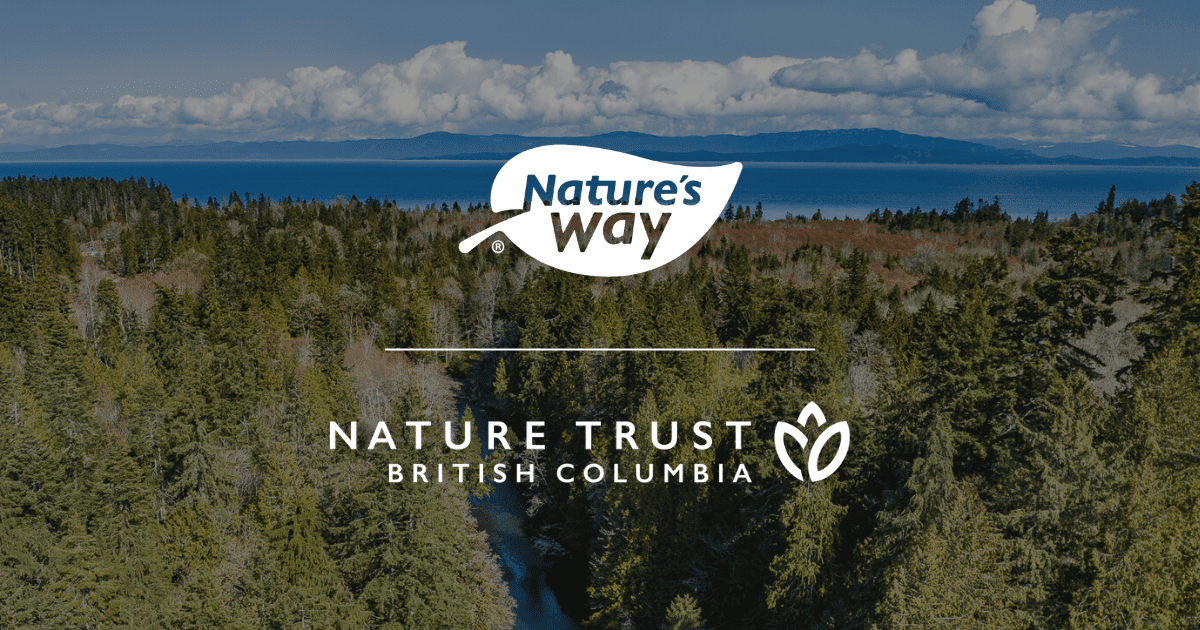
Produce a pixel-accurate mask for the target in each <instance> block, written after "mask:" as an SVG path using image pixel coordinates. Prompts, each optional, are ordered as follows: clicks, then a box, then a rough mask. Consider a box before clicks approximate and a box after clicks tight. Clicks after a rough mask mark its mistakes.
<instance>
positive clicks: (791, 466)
mask: <svg viewBox="0 0 1200 630" xmlns="http://www.w3.org/2000/svg"><path fill="white" fill-rule="evenodd" d="M809 418H814V419H815V420H816V421H817V426H818V427H822V426H825V413H824V412H822V411H821V408H820V407H818V406H817V403H815V402H810V403H808V404H807V405H805V406H804V410H803V411H801V412H800V417H799V418H798V421H799V422H800V426H802V427H803V426H806V425H807V423H808V419H809ZM835 434H837V435H840V436H841V437H842V439H841V440H840V443H839V444H838V450H837V454H836V455H834V456H833V460H831V461H830V462H829V463H828V464H826V465H825V467H824V468H819V467H818V466H819V465H820V459H821V449H823V448H825V443H826V442H828V441H829V439H830V438H832V437H833V436H834V435H835ZM785 436H791V437H792V439H794V440H796V441H797V442H799V443H800V449H801V450H803V449H805V448H806V447H807V446H808V437H806V436H805V435H804V432H803V431H801V430H800V429H799V428H798V427H796V425H793V424H789V423H787V422H780V423H779V424H776V425H775V454H776V455H778V456H779V461H780V463H782V464H783V467H784V468H786V469H787V471H788V472H789V473H791V474H792V476H793V477H795V478H796V479H799V480H801V481H803V480H804V473H802V472H801V471H800V467H799V466H797V465H796V462H794V461H792V455H791V453H789V452H788V450H787V446H785V445H784V437H785ZM849 450H850V425H848V424H846V421H845V420H843V421H841V422H838V423H836V424H834V425H833V426H831V427H829V428H828V429H825V431H824V432H822V433H821V435H819V436H817V440H816V441H815V442H813V445H812V450H810V451H809V452H808V478H809V479H811V480H813V481H820V480H822V479H824V478H826V477H828V476H829V475H832V474H833V473H834V471H835V470H837V469H838V467H839V466H841V465H842V462H843V461H844V460H845V459H846V453H847V452H848V451H849Z"/></svg>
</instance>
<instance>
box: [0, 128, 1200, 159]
mask: <svg viewBox="0 0 1200 630" xmlns="http://www.w3.org/2000/svg"><path fill="white" fill-rule="evenodd" d="M997 142H999V143H1000V144H1005V142H1007V144H1009V145H1011V146H992V145H990V144H985V143H982V142H968V141H964V140H949V139H946V138H934V137H929V136H918V135H913V134H906V133H900V132H898V131H889V130H883V129H839V130H831V131H796V132H784V133H763V134H755V135H751V136H734V135H715V136H682V137H663V136H653V135H649V134H644V133H634V132H614V133H607V134H603V135H598V136H588V137H569V138H567V137H559V138H554V137H529V136H516V135H491V136H474V135H467V134H452V133H445V132H437V133H428V134H424V135H421V136H416V137H414V138H401V139H387V140H348V141H344V142H311V141H303V140H301V141H293V142H214V143H207V144H195V145H180V144H171V145H161V146H126V145H118V144H84V145H73V146H64V147H56V148H50V149H47V148H31V147H28V146H23V145H0V162H86V161H103V162H133V161H152V162H161V161H187V160H214V161H234V160H257V161H275V160H314V161H325V160H414V159H455V160H502V159H508V158H510V157H512V156H513V155H516V154H517V153H520V152H521V151H524V150H526V149H531V148H533V147H537V146H543V145H547V144H572V145H585V146H593V147H600V148H605V149H613V150H616V151H624V152H626V153H632V154H635V155H641V156H643V157H647V158H650V159H655V160H660V161H676V162H688V161H695V162H700V161H715V162H728V161H743V162H745V161H758V162H860V163H864V162H865V163H870V162H881V163H923V164H1107V163H1111V164H1158V165H1168V164H1172V165H1174V164H1177V165H1200V149H1192V148H1191V147H1178V148H1179V149H1180V151H1177V152H1176V153H1175V154H1167V153H1163V152H1162V151H1159V152H1154V151H1143V152H1141V153H1138V152H1127V153H1126V154H1120V155H1107V154H1105V155H1106V156H1107V157H1100V156H1098V155H1095V153H1096V152H1095V151H1093V152H1092V154H1088V152H1087V151H1085V150H1083V149H1081V148H1077V147H1076V145H1070V146H1071V147H1072V148H1073V149H1074V150H1073V151H1070V152H1065V153H1064V152H1059V153H1058V154H1056V155H1047V154H1045V151H1046V148H1045V147H1031V146H1026V145H1025V144H1022V143H1019V142H1016V141H997ZM1087 146H1089V145H1078V147H1087ZM1034 148H1037V149H1038V150H1036V151H1035V150H1034ZM1142 149H1145V147H1142ZM1185 149H1186V150H1190V151H1185ZM1039 151H1040V152H1039ZM1105 151H1108V152H1109V153H1112V151H1111V150H1109V149H1108V148H1106V149H1105ZM1112 158H1116V159H1115V160H1114V159H1112Z"/></svg>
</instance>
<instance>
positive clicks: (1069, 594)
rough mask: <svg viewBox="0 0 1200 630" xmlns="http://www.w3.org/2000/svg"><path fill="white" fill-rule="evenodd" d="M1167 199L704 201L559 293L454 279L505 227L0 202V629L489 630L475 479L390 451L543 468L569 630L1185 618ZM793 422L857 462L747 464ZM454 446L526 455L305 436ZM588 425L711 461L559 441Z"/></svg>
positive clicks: (1195, 190) (432, 217)
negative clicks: (667, 429)
mask: <svg viewBox="0 0 1200 630" xmlns="http://www.w3.org/2000/svg"><path fill="white" fill-rule="evenodd" d="M1175 193H1176V194H1179V195H1180V196H1179V197H1178V198H1176V197H1175V196H1174V195H1173V194H1165V196H1164V197H1163V198H1161V199H1154V200H1145V201H1139V200H1136V199H1127V200H1122V201H1120V202H1118V198H1117V191H1116V190H1115V188H1114V189H1111V190H1110V191H1108V195H1107V197H1106V198H1104V197H1103V191H1098V194H1097V197H1099V198H1101V200H1100V201H1099V203H1098V204H1096V205H1095V206H1094V207H1093V205H1092V204H1093V203H1094V202H1093V201H1089V200H1081V212H1080V213H1078V214H1076V215H1073V216H1072V217H1070V218H1069V219H1065V220H1052V219H1050V218H1049V217H1048V216H1046V215H1045V214H1043V213H1039V214H1038V215H1037V216H1035V217H1034V218H1033V219H1032V220H1030V219H1027V218H1017V219H1015V220H1014V219H1012V218H1011V217H1010V216H1009V215H1008V214H1007V213H1006V212H1004V211H1003V210H1002V209H1001V200H1000V199H998V198H993V200H991V201H985V200H984V199H977V200H974V201H972V200H971V199H970V198H964V199H963V200H962V201H961V202H960V203H958V204H957V205H956V206H955V207H954V208H953V209H946V210H943V211H940V212H939V211H937V210H928V211H926V210H921V209H920V208H912V209H907V210H899V211H894V210H891V209H884V210H877V211H875V212H873V213H871V214H870V215H868V216H867V217H866V218H865V219H863V220H848V219H844V220H826V219H823V218H821V217H820V215H819V213H818V214H816V215H814V216H813V217H811V218H808V217H794V216H790V215H789V217H788V218H786V219H779V220H765V219H764V218H763V210H762V207H761V204H760V205H759V206H757V207H756V208H754V209H751V208H750V207H748V206H747V207H738V208H736V209H734V208H733V207H730V208H729V209H728V210H727V211H726V212H725V214H724V217H723V219H722V220H721V221H720V222H719V223H717V224H716V226H715V227H714V228H713V229H712V230H711V231H710V233H709V234H708V236H707V237H706V238H705V239H704V240H702V241H701V242H700V243H698V244H697V245H696V246H695V247H694V248H693V249H692V251H691V252H689V253H688V254H686V255H684V256H682V257H680V258H679V259H677V260H675V261H673V262H671V263H669V264H668V265H666V266H664V267H662V268H659V269H657V270H655V271H653V272H650V273H647V274H644V275H641V276H634V277H627V278H590V277H584V276H578V275H573V274H569V273H565V272H561V271H558V270H555V269H552V268H548V267H545V266H543V265H541V264H539V263H537V262H536V261H535V260H532V259H531V258H529V257H528V256H525V255H523V254H522V253H521V252H520V251H519V248H517V247H516V246H513V245H512V244H511V243H506V244H507V245H508V247H507V248H505V249H504V251H503V252H502V253H493V251H492V249H491V248H489V246H488V244H487V243H485V244H483V245H481V246H480V247H479V248H477V249H476V250H475V251H472V252H471V253H470V254H468V255H463V254H460V253H459V252H458V249H457V244H458V242H459V241H460V240H462V239H463V238H465V237H466V236H468V235H470V234H473V233H475V232H477V231H479V230H480V229H482V228H484V227H485V226H487V225H490V224H492V223H495V222H496V221H497V218H496V216H495V215H493V214H492V213H491V211H490V208H488V207H486V206H477V205H474V204H470V205H468V206H467V207H465V208H463V207H461V206H460V205H459V204H458V203H457V202H453V203H452V204H451V200H447V203H443V204H441V205H440V206H432V205H431V206H429V207H426V208H400V207H398V206H397V205H396V204H395V203H394V202H392V201H390V200H388V199H384V200H379V199H374V198H369V199H366V200H363V201H360V200H359V199H358V198H356V197H351V198H350V199H338V200H334V201H325V202H322V201H312V200H309V201H305V200H293V199H291V198H284V199H268V198H266V197H264V196H262V195H259V196H258V197H253V196H251V195H250V194H249V193H237V192H231V193H230V194H229V195H228V197H226V198H221V199H214V198H210V199H208V200H205V201H201V200H196V199H188V198H187V197H183V198H179V199H177V198H175V197H173V196H172V194H171V192H170V190H169V189H168V188H167V187H166V186H165V185H164V184H163V183H161V182H155V181H153V180H150V181H146V180H144V179H137V180H133V179H130V180H124V181H115V180H112V179H94V178H76V179H55V178H52V179H36V178H27V177H10V178H6V179H3V180H0V267H2V269H3V273H0V627H4V628H162V627H169V628H212V627H220V628H246V629H251V628H300V627H304V628H380V629H385V628H386V629H417V628H420V629H427V628H480V629H484V628H487V629H493V628H513V627H514V626H515V625H516V624H517V623H518V621H517V619H516V617H515V612H514V610H515V602H514V599H513V596H512V595H511V591H510V586H511V584H510V583H509V582H510V580H511V576H506V573H505V570H504V568H503V567H502V564H501V562H500V561H499V558H498V557H497V555H496V552H495V550H494V547H493V545H492V543H491V541H489V537H488V534H487V533H486V532H485V531H484V530H483V529H482V528H481V527H480V525H479V523H478V520H477V518H476V515H477V514H478V510H476V509H475V507H474V506H477V504H478V502H479V501H480V500H481V498H482V497H485V496H486V495H487V494H488V493H489V492H493V491H494V488H493V487H492V486H491V485H490V484H488V483H477V482H471V483H463V484H460V483H440V484H439V483H389V481H388V477H387V473H386V471H387V467H388V465H389V464H395V463H400V464H409V463H412V462H415V461H420V462H423V463H427V464H433V465H436V464H437V463H439V462H445V463H450V462H464V461H468V462H479V463H486V464H487V465H488V466H491V465H492V464H494V463H496V462H508V463H510V464H516V463H520V464H522V465H526V466H528V465H532V466H534V467H535V469H536V470H538V471H539V473H538V475H537V476H536V477H535V481H534V482H533V483H526V484H520V485H518V486H517V487H518V491H519V492H520V493H521V495H520V498H521V501H522V505H523V507H524V510H525V515H526V518H525V521H524V524H523V534H524V535H525V536H526V537H528V538H529V539H530V540H531V541H533V546H534V547H535V548H536V549H537V551H538V552H539V555H540V559H539V562H540V563H541V566H542V567H543V568H544V570H545V572H546V575H547V581H548V583H549V584H551V585H552V586H553V588H554V592H555V595H556V597H557V599H558V601H559V602H560V604H561V606H562V608H563V610H564V612H566V613H567V614H568V615H569V616H570V617H571V618H573V619H575V620H576V621H577V622H578V623H579V625H580V626H581V627H582V628H585V629H589V630H590V629H610V628H611V629H613V630H617V629H622V630H624V629H629V628H636V629H659V628H670V629H673V630H682V629H691V630H698V629H701V628H861V629H870V628H879V629H891V628H904V627H919V628H1022V629H1024V628H1195V627H1200V527H1197V525H1198V524H1200V480H1198V477H1200V184H1195V183H1193V185H1191V186H1189V187H1187V188H1186V190H1183V191H1175ZM388 347H405V348H440V347H467V348H479V349H487V348H522V347H523V348H543V347H553V348H604V347H633V348H637V347H698V348H770V347H812V348H815V349H816V351H814V352H808V353H752V352H745V353H741V352H734V353H686V354H685V353H597V352H586V351H580V352H556V353H543V352H510V353H504V352H444V351H443V352H435V351H429V352H415V351H414V352H407V353H395V352H385V351H384V349H385V348H388ZM810 401H816V402H818V403H819V404H820V406H821V408H822V409H823V410H824V413H825V415H826V416H827V417H828V418H829V419H830V420H833V421H847V422H848V424H849V426H850V435H851V446H850V448H849V455H848V456H847V458H846V460H845V462H844V463H843V464H842V466H841V468H840V469H839V470H838V471H837V472H836V473H835V474H833V475H832V476H831V477H829V478H828V479H825V480H823V481H820V482H816V483H813V482H811V481H798V480H796V479H795V478H793V477H792V476H790V475H789V474H788V473H787V472H786V471H785V470H784V469H783V467H782V466H781V465H780V463H779V461H778V460H777V458H776V455H775V451H774V446H773V438H772V435H773V432H774V427H775V425H776V423H777V422H779V421H788V422H794V421H795V420H796V418H797V415H798V414H799V413H800V410H801V409H802V408H803V407H804V406H805V405H806V404H807V403H808V402H810ZM485 419H486V420H492V421H497V420H498V421H503V422H505V423H507V424H508V425H509V426H511V427H513V428H514V431H513V432H510V435H512V436H516V437H520V436H523V435H524V430H523V427H524V426H525V423H527V422H543V423H544V432H545V434H546V439H545V444H546V448H545V449H544V450H533V449H527V448H524V446H525V445H524V444H522V443H520V440H519V439H517V440H514V443H513V444H512V446H513V448H512V449H511V450H498V451H495V452H491V453H488V452H486V449H482V448H481V447H480V442H481V440H474V441H473V442H472V446H470V447H468V449H466V450H464V451H459V450H450V449H448V448H446V447H445V446H444V445H443V444H442V441H441V440H440V439H434V440H431V441H430V440H427V441H426V444H425V447H424V448H423V449H422V450H421V451H420V452H416V451H415V450H414V449H413V448H411V445H409V444H408V441H409V440H410V439H411V438H410V434H409V433H408V432H402V431H395V432H394V436H395V438H396V442H397V443H399V446H400V447H399V448H397V449H396V450H390V449H378V450H367V449H363V448H360V449H358V450H350V449H345V448H343V449H329V448H328V445H329V441H330V437H329V426H330V422H337V423H340V424H342V425H347V424H348V423H349V422H351V421H356V422H358V424H359V425H360V426H359V431H360V432H361V433H362V434H363V435H368V436H369V435H370V434H371V431H372V427H374V426H375V425H377V424H378V423H380V422H387V423H389V424H391V425H392V426H395V427H403V426H405V423H406V422H410V421H430V422H431V423H432V426H433V427H434V428H435V429H436V428H437V427H439V426H441V424H442V423H443V422H451V423H456V426H457V427H458V428H459V430H462V429H463V428H464V427H465V426H466V423H467V422H471V424H472V425H473V426H475V427H478V426H479V425H480V424H481V423H482V422H483V421H484V420H485ZM581 421H584V422H587V421H595V422H599V423H601V424H600V425H599V426H604V427H610V426H613V425H614V424H615V423H616V422H621V421H624V422H633V423H634V424H635V425H636V427H637V428H638V432H639V435H646V434H648V432H649V427H650V426H651V423H658V425H660V426H665V425H667V424H669V423H671V422H677V423H678V424H679V425H680V427H681V430H682V432H683V435H684V436H688V435H690V431H691V427H692V426H693V425H694V424H695V423H698V422H701V421H707V422H709V423H711V426H712V429H711V434H712V443H713V444H712V448H709V449H706V450H698V449H694V448H691V445H690V439H684V440H681V442H682V443H683V445H681V446H679V447H677V448H674V449H669V450H657V449H653V448H641V449H639V450H630V449H617V448H616V445H615V444H614V443H613V438H612V432H611V431H597V432H596V433H595V435H594V440H593V444H592V448H590V449H589V448H585V446H584V437H583V435H582V432H581V429H580V427H579V425H577V424H576V423H577V422H581ZM728 422H749V423H750V424H749V425H747V427H746V428H745V430H744V431H743V436H742V440H743V448H741V449H738V448H735V447H734V444H733V441H734V436H733V435H732V431H731V430H730V429H729V428H728V426H729V425H727V424H726V423H728ZM805 431H806V432H810V435H809V440H810V441H811V440H813V439H815V437H816V433H815V428H814V427H808V428H806V429H805ZM434 435H435V436H437V435H438V431H435V432H434ZM564 463H570V464H574V465H575V466H576V470H580V469H582V468H583V467H584V466H585V465H587V464H589V463H600V464H602V465H604V466H606V467H609V466H611V465H612V464H618V465H620V467H621V469H622V470H633V469H634V467H635V466H637V465H638V464H642V465H645V464H652V465H664V464H670V465H679V464H684V465H687V466H688V467H689V468H690V467H691V466H692V465H693V464H697V463H701V464H705V465H707V466H709V467H710V468H712V469H715V468H716V467H717V466H718V465H721V466H724V468H725V469H726V470H733V469H736V468H737V467H738V466H745V467H746V468H747V470H749V472H750V478H751V481H750V482H739V483H691V482H690V481H689V482H688V483H665V482H663V481H662V480H661V479H658V480H655V481H653V482H650V483H623V484H622V483H613V482H612V480H611V478H608V477H606V479H605V480H603V481H601V482H598V483H586V482H584V481H583V480H577V481H576V482H574V483H557V482H554V481H553V471H554V470H555V469H556V468H557V467H558V466H560V465H562V464H564ZM468 479H470V476H469V475H468Z"/></svg>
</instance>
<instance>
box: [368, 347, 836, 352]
mask: <svg viewBox="0 0 1200 630" xmlns="http://www.w3.org/2000/svg"><path fill="white" fill-rule="evenodd" d="M384 350H385V351H386V352H816V350H817V349H816V348H384Z"/></svg>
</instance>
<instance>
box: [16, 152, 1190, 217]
mask: <svg viewBox="0 0 1200 630" xmlns="http://www.w3.org/2000/svg"><path fill="white" fill-rule="evenodd" d="M502 165H503V162H501V161H453V160H404V161H392V160H379V161H341V162H58V163H48V162H41V163H17V162H12V163H0V177H7V176H13V175H17V174H24V175H30V176H33V175H36V176H38V177H52V176H58V177H83V176H93V177H112V178H115V179H125V178H128V177H145V178H147V179H150V178H154V179H155V180H156V181H160V182H164V183H166V185H167V186H168V187H169V188H170V189H171V193H172V194H173V195H174V196H175V197H176V198H179V197H182V196H183V195H187V196H188V197H189V198H193V199H200V200H201V201H204V200H206V199H207V198H208V197H210V196H211V197H220V198H227V197H228V196H229V194H230V193H231V192H237V193H239V194H244V193H250V194H251V195H252V196H254V197H257V196H258V195H259V194H264V195H266V196H268V197H270V198H272V199H281V198H284V197H291V198H293V199H317V200H322V201H325V200H333V199H337V198H338V197H344V198H349V197H350V196H351V195H355V196H357V197H358V198H359V199H366V198H367V197H376V198H378V199H383V198H384V197H387V198H389V199H392V200H395V201H396V202H397V203H399V204H400V205H401V206H402V207H406V208H409V207H414V206H421V207H424V206H427V205H429V204H430V203H434V204H438V205H440V204H442V203H443V202H445V203H447V204H450V205H453V203H454V202H455V201H457V202H459V203H460V204H461V205H462V206H463V207H466V206H467V204H469V203H482V202H484V201H487V200H488V197H489V195H490V192H491V186H492V179H493V178H494V177H495V176H496V173H497V172H498V171H499V170H500V167H501V166H502ZM1197 179H1200V168H1195V167H1151V166H1057V165H1055V166H1047V165H1032V166H992V165H986V166H985V165H947V164H828V163H804V164H798V163H763V162H748V163H746V164H745V169H744V170H743V171H742V177H741V179H740V180H739V182H738V185H737V188H736V189H735V190H734V193H733V197H732V198H731V200H730V201H731V202H732V203H733V204H734V205H735V206H736V205H754V204H757V203H758V202H762V204H763V211H764V213H765V215H766V217H767V218H768V219H771V218H781V217H783V216H785V215H786V214H787V213H789V212H790V213H793V214H796V215H805V216H811V215H812V214H813V213H814V212H816V211H817V210H818V209H820V210H821V214H822V216H824V217H826V218H832V217H835V216H836V217H845V216H848V217H852V218H861V217H863V216H865V215H866V214H867V213H868V212H870V211H871V210H874V209H875V208H881V209H882V208H890V209H892V210H906V211H907V210H908V209H910V208H914V207H917V206H920V207H921V208H922V209H925V210H929V209H931V208H937V209H939V210H947V209H950V208H952V207H953V206H954V204H955V203H957V202H958V200H960V199H962V198H963V197H969V198H971V199H980V198H982V199H985V200H987V201H989V202H990V201H991V200H992V198H993V197H994V196H999V197H1000V207H1001V208H1002V209H1004V210H1005V211H1006V212H1008V213H1009V214H1010V215H1012V216H1013V217H1019V216H1027V217H1031V216H1033V215H1034V213H1036V212H1038V211H1046V212H1048V213H1049V214H1050V216H1051V218H1065V217H1069V216H1070V215H1071V214H1072V213H1079V214H1084V213H1086V212H1089V211H1091V210H1093V209H1095V207H1096V204H1097V203H1099V202H1101V201H1103V200H1104V199H1105V198H1106V197H1107V195H1108V189H1109V187H1110V186H1113V185H1115V186H1116V187H1117V200H1118V203H1119V202H1120V201H1123V200H1125V199H1128V198H1136V199H1140V200H1143V201H1145V200H1148V199H1152V198H1161V197H1162V196H1164V195H1165V194H1167V193H1172V194H1174V195H1175V196H1176V197H1178V196H1179V195H1180V194H1181V193H1183V191H1184V187H1185V186H1187V185H1188V184H1190V183H1192V182H1193V180H1197Z"/></svg>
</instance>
